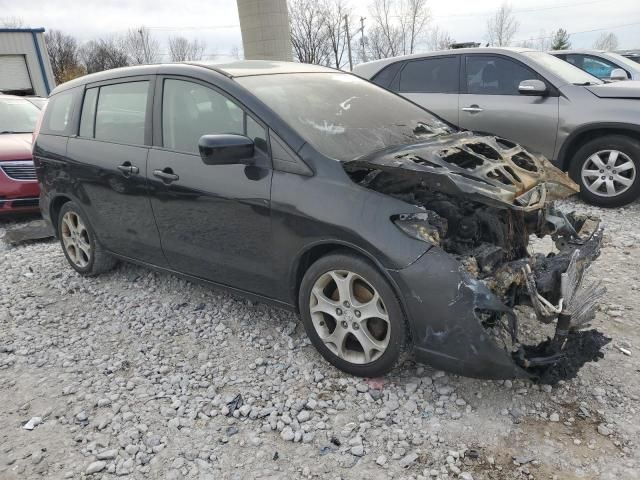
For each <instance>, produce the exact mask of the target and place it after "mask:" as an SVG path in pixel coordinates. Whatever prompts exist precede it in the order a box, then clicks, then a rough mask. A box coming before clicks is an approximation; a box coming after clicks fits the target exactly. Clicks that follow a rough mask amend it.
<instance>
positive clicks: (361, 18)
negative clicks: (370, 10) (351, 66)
mask: <svg viewBox="0 0 640 480" xmlns="http://www.w3.org/2000/svg"><path fill="white" fill-rule="evenodd" d="M364 21H365V18H364V17H360V45H361V46H362V61H363V62H366V61H367V52H366V51H365V49H364Z"/></svg>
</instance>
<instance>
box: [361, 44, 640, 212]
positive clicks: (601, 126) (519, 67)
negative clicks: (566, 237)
mask: <svg viewBox="0 0 640 480" xmlns="http://www.w3.org/2000/svg"><path fill="white" fill-rule="evenodd" d="M354 73H356V74H358V75H360V76H362V77H364V78H367V79H369V80H372V81H373V82H374V83H376V84H378V85H380V86H383V87H385V88H388V89H390V90H392V91H394V92H397V93H399V94H400V95H403V96H405V97H407V98H409V99H410V100H413V101H414V102H415V103H417V104H419V105H421V106H423V107H425V108H427V109H428V110H430V111H432V112H435V113H436V114H438V115H439V116H440V117H442V118H444V119H445V120H447V121H448V122H450V123H452V124H454V125H456V126H458V127H459V128H462V129H467V130H474V131H478V132H486V133H490V134H493V135H498V136H501V137H504V138H508V139H510V140H513V141H515V142H517V143H520V144H522V145H525V146H526V147H527V148H529V149H530V150H534V151H537V152H539V153H542V154H543V155H545V156H546V157H548V158H549V159H551V160H552V161H553V162H554V163H555V164H556V165H558V166H559V167H561V168H562V169H564V170H565V171H568V172H569V174H570V175H571V177H572V178H573V179H574V180H575V181H576V182H578V183H579V184H580V187H581V189H580V190H581V192H580V194H581V196H582V197H583V198H584V199H585V200H586V201H587V202H589V203H591V204H594V205H599V206H603V207H617V206H621V205H625V204H627V203H629V202H631V201H633V200H634V199H636V198H638V196H640V82H636V81H631V80H630V81H625V82H616V83H609V84H605V83H604V82H602V81H601V80H599V79H598V78H596V77H594V76H592V75H589V74H588V73H586V72H583V71H582V70H580V69H578V68H576V67H574V66H573V65H570V64H569V63H567V62H564V61H562V60H560V59H559V58H556V57H554V56H552V55H549V54H548V53H544V52H539V51H534V50H528V49H515V48H468V49H459V50H446V51H440V52H432V53H426V54H417V55H409V56H404V57H395V58H387V59H384V60H377V61H374V62H369V63H364V64H361V65H358V66H356V67H355V68H354Z"/></svg>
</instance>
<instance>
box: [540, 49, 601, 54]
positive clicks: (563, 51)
mask: <svg viewBox="0 0 640 480" xmlns="http://www.w3.org/2000/svg"><path fill="white" fill-rule="evenodd" d="M547 53H550V54H551V55H554V54H556V53H563V54H564V53H591V54H593V55H602V54H607V53H613V52H607V51H606V50H594V49H588V48H578V49H571V50H549V51H548V52H547Z"/></svg>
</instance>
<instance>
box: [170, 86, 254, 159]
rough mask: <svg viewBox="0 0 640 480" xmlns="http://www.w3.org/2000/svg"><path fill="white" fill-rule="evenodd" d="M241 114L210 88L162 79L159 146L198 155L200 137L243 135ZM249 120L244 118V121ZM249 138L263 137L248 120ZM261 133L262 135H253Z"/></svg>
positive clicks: (242, 112)
mask: <svg viewBox="0 0 640 480" xmlns="http://www.w3.org/2000/svg"><path fill="white" fill-rule="evenodd" d="M244 117H245V113H244V111H243V110H242V109H241V108H240V107H239V106H238V105H236V104H235V103H234V102H232V101H231V100H229V99H228V98H227V97H225V96H224V95H222V94H221V93H218V92H217V91H215V90H214V89H212V88H208V87H205V86H203V85H199V84H197V83H193V82H189V81H185V80H175V79H165V81H164V88H163V93H162V143H163V146H164V147H165V148H168V149H170V150H175V151H179V152H186V153H198V140H199V139H200V137H201V136H202V135H207V134H222V133H232V134H237V135H246V133H247V132H246V129H245V118H244ZM250 118H251V117H248V116H247V120H249V119H250ZM251 121H252V124H251V127H252V128H251V132H249V133H250V134H251V137H252V139H254V141H255V138H257V137H260V136H262V138H266V133H265V132H264V129H263V128H262V127H261V126H260V125H259V124H257V123H256V122H255V121H253V120H251ZM256 130H257V131H258V132H259V131H260V130H262V133H257V132H256Z"/></svg>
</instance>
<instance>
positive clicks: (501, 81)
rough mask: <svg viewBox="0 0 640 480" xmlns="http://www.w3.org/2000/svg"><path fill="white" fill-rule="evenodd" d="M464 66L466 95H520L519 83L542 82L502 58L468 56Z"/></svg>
mask: <svg viewBox="0 0 640 480" xmlns="http://www.w3.org/2000/svg"><path fill="white" fill-rule="evenodd" d="M465 66H466V74H465V78H466V84H467V85H466V86H467V93H471V94H476V95H520V92H519V91H518V86H519V85H520V82H522V81H523V80H535V79H539V80H542V79H541V78H540V76H539V75H538V74H537V73H535V72H534V71H533V70H530V69H529V68H527V67H525V66H524V65H522V64H520V63H518V62H514V61H512V60H508V59H506V58H504V57H496V56H482V55H469V56H467V57H466V65H465Z"/></svg>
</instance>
